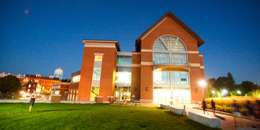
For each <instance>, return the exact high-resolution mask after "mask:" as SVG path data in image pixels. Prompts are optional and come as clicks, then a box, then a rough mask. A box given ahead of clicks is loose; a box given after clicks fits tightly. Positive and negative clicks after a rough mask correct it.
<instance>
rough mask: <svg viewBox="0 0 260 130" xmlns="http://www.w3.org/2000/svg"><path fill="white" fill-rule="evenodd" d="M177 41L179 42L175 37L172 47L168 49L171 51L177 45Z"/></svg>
mask: <svg viewBox="0 0 260 130" xmlns="http://www.w3.org/2000/svg"><path fill="white" fill-rule="evenodd" d="M177 41H179V38H178V37H177V38H176V40H175V41H174V43H173V45H172V47H171V48H170V49H171V50H172V49H173V47H174V46H175V45H176V44H177Z"/></svg>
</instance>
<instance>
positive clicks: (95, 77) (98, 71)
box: [92, 67, 101, 80]
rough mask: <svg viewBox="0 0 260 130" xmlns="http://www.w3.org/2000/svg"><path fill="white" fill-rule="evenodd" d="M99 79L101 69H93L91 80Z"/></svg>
mask: <svg viewBox="0 0 260 130" xmlns="http://www.w3.org/2000/svg"><path fill="white" fill-rule="evenodd" d="M100 77H101V67H94V69H93V75H92V80H100Z"/></svg>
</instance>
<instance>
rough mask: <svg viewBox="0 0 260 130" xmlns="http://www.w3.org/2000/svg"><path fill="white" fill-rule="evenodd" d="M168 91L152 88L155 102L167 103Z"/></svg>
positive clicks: (168, 98)
mask: <svg viewBox="0 0 260 130" xmlns="http://www.w3.org/2000/svg"><path fill="white" fill-rule="evenodd" d="M169 96H170V91H168V90H154V102H155V103H169V100H170V97H169Z"/></svg>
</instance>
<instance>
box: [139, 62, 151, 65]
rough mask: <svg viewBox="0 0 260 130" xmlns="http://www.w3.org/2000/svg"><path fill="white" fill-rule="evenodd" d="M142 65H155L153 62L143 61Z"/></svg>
mask: <svg viewBox="0 0 260 130" xmlns="http://www.w3.org/2000/svg"><path fill="white" fill-rule="evenodd" d="M141 65H153V62H141Z"/></svg>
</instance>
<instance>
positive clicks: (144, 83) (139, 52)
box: [78, 12, 206, 102]
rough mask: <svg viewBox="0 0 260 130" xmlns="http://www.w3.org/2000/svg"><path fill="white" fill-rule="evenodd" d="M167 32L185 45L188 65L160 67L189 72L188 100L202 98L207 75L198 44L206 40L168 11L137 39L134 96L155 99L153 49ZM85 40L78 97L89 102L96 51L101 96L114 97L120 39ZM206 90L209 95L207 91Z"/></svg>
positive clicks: (133, 79) (133, 56) (132, 79)
mask: <svg viewBox="0 0 260 130" xmlns="http://www.w3.org/2000/svg"><path fill="white" fill-rule="evenodd" d="M166 35H169V36H174V37H177V38H179V39H180V40H181V41H182V42H183V43H184V44H185V47H186V49H187V57H188V62H189V66H177V65H170V66H167V67H161V68H160V70H161V71H165V70H168V71H181V72H182V71H183V72H188V73H189V85H190V88H189V91H190V99H187V100H190V102H194V101H197V100H201V99H202V88H201V87H200V86H199V84H198V82H199V81H200V80H205V74H204V65H203V57H202V55H199V51H198V47H199V46H201V45H202V44H203V43H204V41H203V40H202V39H201V38H200V37H199V36H198V35H197V34H196V33H195V32H193V31H192V30H191V29H190V28H189V27H188V26H187V25H185V24H184V23H183V22H182V21H180V20H179V19H178V18H177V17H176V16H175V15H173V14H172V13H171V12H167V13H166V14H165V15H164V16H163V17H162V18H160V19H159V20H158V21H157V22H156V23H155V24H154V25H152V26H151V27H150V28H149V29H148V30H146V31H145V32H144V33H143V34H142V35H141V36H140V37H139V38H137V40H136V44H135V45H136V50H135V52H132V68H131V89H130V90H131V95H135V98H134V99H135V100H140V101H141V102H153V100H154V80H153V78H154V75H153V74H154V70H155V68H154V59H153V48H154V43H155V41H156V40H157V39H158V38H160V37H162V36H166ZM83 42H84V43H85V47H84V54H83V60H82V67H81V78H80V82H79V87H78V100H79V101H90V95H91V87H93V86H92V82H93V81H92V76H93V68H94V57H95V55H96V54H102V56H103V60H102V69H101V78H100V86H99V96H103V100H104V101H108V98H107V97H108V96H115V82H116V73H117V72H116V67H117V53H118V52H120V48H119V45H118V42H117V41H106V40H83ZM171 91H172V90H171ZM204 92H205V97H206V91H204Z"/></svg>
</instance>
